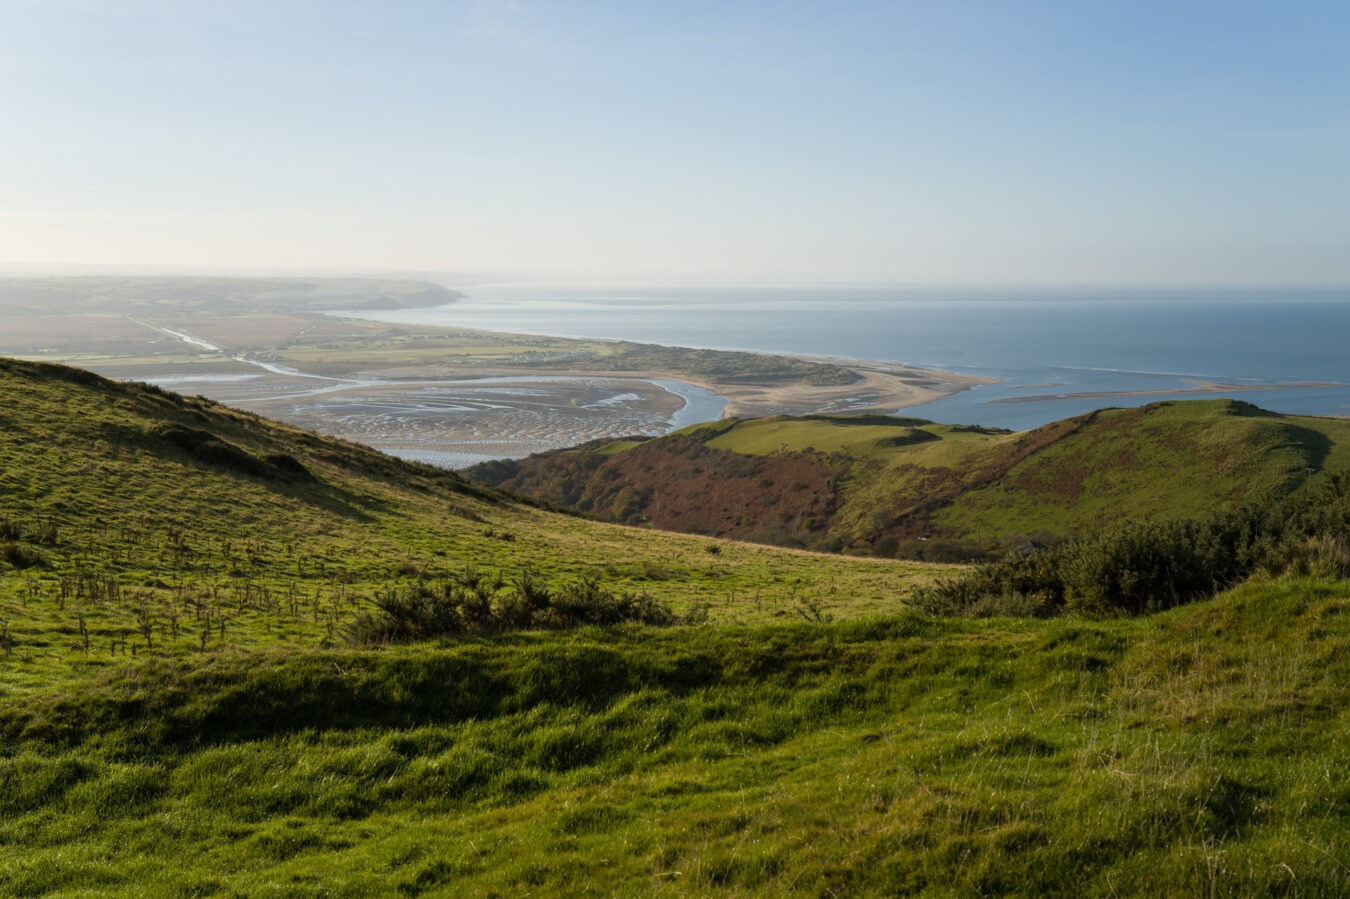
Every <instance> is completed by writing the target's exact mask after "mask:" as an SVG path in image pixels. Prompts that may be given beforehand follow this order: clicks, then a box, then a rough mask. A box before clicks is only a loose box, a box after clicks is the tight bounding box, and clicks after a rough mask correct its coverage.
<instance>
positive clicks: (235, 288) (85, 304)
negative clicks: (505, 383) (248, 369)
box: [0, 276, 463, 315]
mask: <svg viewBox="0 0 1350 899" xmlns="http://www.w3.org/2000/svg"><path fill="white" fill-rule="evenodd" d="M462 296H463V294H461V293H460V292H459V291H457V290H450V289H449V288H446V287H442V286H440V285H439V284H432V283H430V282H428V281H410V280H398V279H379V278H211V277H168V276H145V277H134V276H128V277H122V276H80V277H76V276H63V277H50V278H3V277H0V313H3V314H8V315H48V314H68V313H76V312H83V313H90V312H103V313H121V314H126V315H138V314H139V315H148V314H154V313H158V312H162V311H165V310H166V309H167V310H169V311H172V312H175V313H192V312H197V313H200V312H212V313H222V312H301V311H318V310H323V309H399V308H407V307H414V306H439V305H441V304H442V303H450V302H453V301H454V300H457V299H459V298H461V297H462Z"/></svg>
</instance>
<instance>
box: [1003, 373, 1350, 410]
mask: <svg viewBox="0 0 1350 899" xmlns="http://www.w3.org/2000/svg"><path fill="white" fill-rule="evenodd" d="M1182 380H1183V382H1184V383H1186V384H1192V385H1194V386H1192V387H1176V388H1172V389H1169V390H1106V391H1099V392H1086V393H1038V394H1036V395H1035V396H1006V397H1002V398H1000V399H996V400H989V403H990V405H993V404H996V403H1002V404H1008V403H1039V402H1041V401H1042V400H1080V399H1096V398H1098V397H1101V398H1103V399H1107V398H1110V397H1113V396H1122V397H1123V396H1177V395H1187V396H1189V395H1191V394H1196V393H1246V392H1248V391H1253V390H1297V389H1304V390H1306V389H1310V388H1332V387H1345V386H1346V385H1345V384H1335V383H1330V382H1321V381H1292V382H1290V383H1288V384H1224V383H1222V382H1220V381H1191V380H1187V379H1184V378H1183V379H1182Z"/></svg>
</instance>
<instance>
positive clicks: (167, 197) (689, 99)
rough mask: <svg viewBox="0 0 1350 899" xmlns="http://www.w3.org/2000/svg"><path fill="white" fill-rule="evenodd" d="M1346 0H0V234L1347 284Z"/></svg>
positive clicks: (177, 248)
mask: <svg viewBox="0 0 1350 899" xmlns="http://www.w3.org/2000/svg"><path fill="white" fill-rule="evenodd" d="M1347 46H1350V4H1346V3H1345V2H1343V0H1337V2H1306V0H1285V2H1275V0H1271V2H1260V3H1257V2H1243V0H1228V2H1208V0H1193V2H1188V0H1172V2H1152V0H1130V2H1127V0H1095V2H1094V0H1074V2H1040V0H1023V2H1007V0H1000V2H964V0H942V2H922V3H921V2H905V0H894V2H885V3H883V2H838V3H820V2H813V3H798V2H763V0H751V2H745V0H743V2H735V0H724V2H701V0H697V2H687V0H686V2H642V0H628V2H576V0H571V2H551V0H473V2H453V0H445V2H410V0H384V2H344V0H310V2H299V0H268V2H254V0H213V2H206V0H198V2H194V0H173V2H171V0H0V128H3V132H2V133H3V139H2V140H0V261H13V262H38V263H40V262H56V261H61V262H89V263H96V264H113V263H141V264H162V265H184V266H192V265H201V266H236V267H251V266H252V267H290V268H315V269H318V268H335V267H371V268H406V269H433V270H458V271H484V270H490V271H499V272H508V271H509V272H519V273H536V274H540V275H544V276H551V277H576V278H591V277H613V278H627V279H637V280H665V279H672V278H673V279H710V280H723V279H760V280H772V281H784V280H796V279H823V280H867V281H897V282H915V281H919V282H943V281H960V282H971V281H976V282H1005V281H1036V282H1081V281H1100V282H1122V281H1123V282H1209V283H1227V282H1246V283H1253V282H1266V283H1269V282H1286V283H1290V282H1298V283H1306V282H1320V283H1327V282H1333V283H1350V171H1348V169H1350V54H1347V53H1346V52H1345V48H1346V47H1347Z"/></svg>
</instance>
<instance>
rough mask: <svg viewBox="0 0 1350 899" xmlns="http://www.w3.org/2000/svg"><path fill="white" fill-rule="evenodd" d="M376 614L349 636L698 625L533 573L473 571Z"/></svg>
mask: <svg viewBox="0 0 1350 899" xmlns="http://www.w3.org/2000/svg"><path fill="white" fill-rule="evenodd" d="M375 607H376V608H375V610H374V611H372V612H367V613H364V614H362V615H360V616H358V618H357V619H356V620H355V621H354V622H353V623H352V624H351V625H349V626H348V628H347V637H348V639H349V640H350V641H351V642H353V643H357V644H364V645H370V644H377V643H405V642H414V641H418V640H435V639H440V638H443V637H458V636H467V635H475V634H494V633H504V632H507V631H514V630H525V629H529V628H566V627H579V626H582V625H588V624H590V625H601V626H609V625H615V624H626V623H633V624H647V625H656V626H666V625H672V624H680V623H685V622H692V620H693V618H692V617H682V616H679V615H676V614H675V613H674V612H673V611H672V610H671V608H670V607H669V606H668V605H666V604H665V603H662V602H660V601H658V600H656V599H654V598H652V597H651V596H650V595H648V594H646V593H638V594H633V593H621V594H615V593H613V592H611V591H609V590H606V589H604V588H603V587H601V586H600V581H599V579H597V578H590V577H583V578H581V579H579V580H577V581H575V582H572V583H569V584H565V585H563V586H562V587H561V588H558V589H554V588H552V587H550V586H549V585H547V584H546V583H544V582H543V581H542V580H540V579H539V578H538V577H537V576H536V575H535V574H534V573H533V572H531V571H528V570H526V571H523V572H521V573H520V574H519V575H518V576H517V577H516V578H514V579H513V580H511V581H510V583H509V584H508V583H507V582H506V580H505V578H504V577H503V576H502V575H497V576H496V577H495V578H492V579H489V578H487V577H485V576H483V575H482V574H480V573H478V572H477V571H475V570H474V569H472V568H466V569H465V570H464V571H462V572H460V573H459V574H456V575H452V576H451V577H449V578H446V579H444V580H440V581H436V582H426V581H419V582H417V583H415V584H410V585H407V586H403V587H392V588H390V589H389V590H386V591H384V592H382V593H379V594H378V595H377V596H376V597H375Z"/></svg>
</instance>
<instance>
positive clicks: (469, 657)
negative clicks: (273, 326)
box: [0, 361, 1350, 897]
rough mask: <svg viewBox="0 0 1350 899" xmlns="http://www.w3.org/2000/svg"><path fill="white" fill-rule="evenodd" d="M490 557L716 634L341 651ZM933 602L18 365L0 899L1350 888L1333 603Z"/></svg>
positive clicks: (887, 575)
mask: <svg viewBox="0 0 1350 899" xmlns="http://www.w3.org/2000/svg"><path fill="white" fill-rule="evenodd" d="M870 426H871V425H853V427H860V428H861V427H870ZM884 426H885V427H891V426H890V425H884ZM846 427H848V426H846ZM903 427H907V428H917V429H919V430H926V428H927V426H918V425H905V426H903ZM892 430H894V429H892ZM831 433H834V432H831ZM961 433H962V432H959V431H956V432H954V434H955V435H960V434H961ZM724 436H726V435H724ZM894 436H896V434H895V433H891V432H889V431H888V432H885V433H882V434H879V435H873V437H882V438H886V437H894ZM975 436H983V437H991V436H993V435H988V434H985V435H975ZM817 439H819V438H817ZM922 439H924V440H925V442H926V443H938V442H940V440H941V439H943V438H933V439H928V438H922ZM958 439H965V438H963V437H959V436H954V437H953V442H955V441H956V440H958ZM970 439H974V437H971V438H970ZM631 451H632V450H629V451H626V452H631ZM708 452H713V451H712V450H708ZM619 455H624V453H620V454H619ZM772 455H774V454H772V453H770V454H769V456H772ZM747 458H752V457H751V456H749V455H747ZM753 458H759V457H753ZM765 458H767V457H765ZM469 565H472V566H476V567H478V568H479V569H483V570H491V569H495V568H502V569H506V570H508V571H510V572H519V571H521V570H524V569H525V568H527V567H528V568H530V569H531V570H534V571H536V572H538V573H539V575H540V577H541V578H543V579H545V580H547V581H548V582H549V583H559V582H566V581H570V580H571V579H573V578H580V577H582V576H584V575H597V574H598V575H599V576H601V577H603V578H604V579H605V582H606V583H607V584H609V585H611V586H612V587H613V589H615V590H622V591H648V592H650V593H651V594H652V595H653V597H654V598H655V599H657V600H658V601H662V602H669V603H670V604H672V605H673V606H675V607H678V608H681V609H688V608H690V607H692V606H694V605H695V604H697V603H702V604H705V605H706V606H707V608H708V610H709V612H710V619H709V621H708V623H706V624H703V625H699V626H686V625H680V626H674V627H660V628H658V627H644V626H637V625H621V626H614V627H606V628H598V627H583V628H574V629H568V630H548V629H534V630H529V631H523V632H511V633H503V634H498V635H479V636H470V637H466V638H462V639H456V640H428V641H422V642H418V643H410V644H393V645H388V646H381V647H369V646H356V645H351V644H349V643H347V642H346V641H345V640H344V637H343V635H344V633H345V631H346V625H347V624H349V623H350V622H351V621H352V620H353V618H354V616H356V615H357V614H358V613H359V612H360V610H362V609H368V608H369V607H370V603H369V602H368V600H369V599H372V598H378V597H380V596H387V595H389V592H390V591H391V590H394V589H395V588H397V589H412V587H413V586H415V585H416V584H417V583H418V582H419V581H435V580H436V579H443V578H447V577H449V576H451V575H453V574H455V573H456V572H459V573H462V572H463V569H464V567H465V566H469ZM930 576H931V571H930V569H925V568H923V567H922V566H918V565H911V564H901V563H895V562H891V561H883V560H875V559H857V558H845V557H830V556H822V555H813V554H808V553H804V552H794V551H788V550H782V549H776V548H771V547H765V546H753V545H747V544H737V543H731V542H725V541H716V540H712V539H710V538H706V537H695V536H689V535H679V534H671V533H662V532H654V531H650V530H639V529H626V528H621V527H618V526H615V525H607V524H601V523H597V522H592V521H587V520H583V519H580V518H577V517H568V516H563V515H559V514H557V513H554V512H550V511H548V510H546V509H540V508H532V507H528V506H522V505H520V504H519V503H517V502H515V501H514V500H512V499H510V498H509V497H506V496H504V495H501V494H498V493H496V492H494V491H491V490H488V489H486V488H481V487H475V486H472V485H468V484H465V483H463V482H462V481H460V480H459V479H458V478H456V477H455V476H454V475H452V474H450V473H448V472H444V471H440V470H437V469H431V468H425V467H421V466H416V465H410V464H407V463H403V462H400V461H397V460H394V459H390V458H387V457H383V456H380V455H378V454H376V453H373V452H370V451H369V450H366V449H363V448H361V447H359V446H355V445H351V444H342V443H339V442H335V441H332V440H327V439H322V438H318V437H315V436H314V435H311V434H307V433H304V432H301V431H297V430H295V429H293V428H289V427H286V426H284V425H278V424H275V423H272V422H267V421H264V420H261V419H258V418H256V417H254V416H250V415H246V414H241V413H237V412H233V411H231V410H228V409H224V408H222V407H220V406H217V405H215V404H213V403H210V402H207V401H203V400H200V399H185V398H180V397H175V396H172V395H169V394H165V393H162V392H160V391H158V390H154V389H148V388H144V387H139V386H135V385H124V384H115V383H112V382H108V381H104V380H102V379H100V378H97V377H95V376H92V375H89V374H88V373H84V372H78V371H75V370H71V369H64V368H59V367H55V366H45V365H38V364H31V363H14V362H4V361H0V894H3V895H22V896H99V895H117V896H122V895H127V896H141V895H145V896H151V895H153V896H160V895H171V896H172V895H181V896H188V895H194V896H195V895H211V894H219V895H247V896H278V897H280V896H286V897H292V896H368V895H370V896H375V895H378V896H385V895H388V896H409V895H412V896H416V895H429V896H433V895H442V896H444V895H497V896H517V895H576V894H602V895H689V896H702V895H708V894H723V895H750V894H761V895H762V894H767V895H812V896H822V895H833V896H850V895H851V896H865V895H895V894H910V893H924V894H931V895H982V894H999V895H1027V896H1046V895H1074V896H1082V895H1087V896H1095V895H1102V896H1105V895H1150V896H1151V895H1197V894H1202V893H1203V894H1206V895H1300V896H1340V895H1344V894H1345V893H1346V892H1347V890H1350V845H1348V844H1347V840H1346V836H1345V835H1346V834H1347V833H1350V792H1347V790H1346V788H1345V786H1344V783H1343V780H1344V778H1343V777H1341V776H1340V772H1342V771H1344V770H1345V769H1346V766H1347V764H1348V763H1350V748H1348V747H1350V742H1347V741H1346V740H1345V738H1344V737H1345V731H1346V726H1347V722H1350V693H1347V692H1346V690H1345V689H1344V687H1345V684H1346V683H1347V682H1350V614H1347V612H1348V611H1350V583H1348V582H1346V581H1340V580H1333V579H1329V578H1321V579H1314V578H1302V579H1295V578H1280V579H1269V578H1267V579H1259V580H1254V581H1251V582H1249V583H1247V584H1245V585H1243V586H1241V587H1239V588H1237V589H1235V590H1233V591H1230V592H1228V593H1226V594H1223V595H1221V596H1219V597H1217V598H1215V599H1212V600H1209V601H1206V602H1202V603H1197V604H1193V605H1190V606H1186V607H1184V608H1179V609H1174V610H1172V611H1169V612H1166V613H1163V614H1159V615H1155V616H1151V617H1138V618H1126V619H1118V620H1107V621H1088V620H1076V619H1056V620H1050V621H1038V620H1027V619H1024V620H1012V619H992V620H988V619H987V620H979V621H976V620H965V619H952V620H942V619H934V618H929V617H925V616H922V615H919V614H917V613H915V612H912V611H907V610H905V609H903V608H901V596H902V594H903V593H904V592H905V591H907V590H908V589H909V587H910V586H911V585H913V584H916V583H923V582H926V581H928V580H929V579H930ZM830 616H833V617H834V618H835V619H836V620H834V621H827V620H825V619H826V618H828V617H830Z"/></svg>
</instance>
